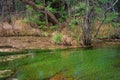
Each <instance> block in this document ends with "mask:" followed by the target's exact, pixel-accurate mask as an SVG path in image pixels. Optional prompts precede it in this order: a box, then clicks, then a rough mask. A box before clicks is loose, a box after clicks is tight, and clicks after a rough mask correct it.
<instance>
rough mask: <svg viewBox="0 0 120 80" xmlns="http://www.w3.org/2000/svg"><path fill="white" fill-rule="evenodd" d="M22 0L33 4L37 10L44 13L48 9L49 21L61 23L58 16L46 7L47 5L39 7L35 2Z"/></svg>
mask: <svg viewBox="0 0 120 80" xmlns="http://www.w3.org/2000/svg"><path fill="white" fill-rule="evenodd" d="M20 1H22V2H23V3H25V4H27V5H29V6H31V7H32V8H33V9H34V10H36V11H41V12H43V13H45V11H46V13H47V16H48V19H49V21H50V22H52V23H53V25H55V24H59V21H58V20H57V18H56V17H55V16H54V15H53V14H52V13H51V12H50V11H49V10H47V9H45V7H43V6H41V7H38V6H36V5H35V3H34V2H32V1H29V0H20ZM44 10H45V11H44Z"/></svg>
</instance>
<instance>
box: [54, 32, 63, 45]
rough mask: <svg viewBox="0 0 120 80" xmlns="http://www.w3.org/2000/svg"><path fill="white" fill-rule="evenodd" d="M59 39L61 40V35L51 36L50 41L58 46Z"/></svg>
mask: <svg viewBox="0 0 120 80" xmlns="http://www.w3.org/2000/svg"><path fill="white" fill-rule="evenodd" d="M61 39H62V34H60V33H55V34H53V37H52V41H53V42H54V43H57V44H60V43H61Z"/></svg>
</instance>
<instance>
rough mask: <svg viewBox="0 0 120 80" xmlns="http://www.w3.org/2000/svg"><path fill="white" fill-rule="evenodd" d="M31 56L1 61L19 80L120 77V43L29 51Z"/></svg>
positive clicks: (117, 79)
mask: <svg viewBox="0 0 120 80" xmlns="http://www.w3.org/2000/svg"><path fill="white" fill-rule="evenodd" d="M27 54H30V56H28V57H26V58H22V59H17V60H13V61H9V62H4V63H2V62H1V65H0V69H4V68H5V69H11V70H13V71H14V72H15V73H14V74H13V75H12V76H11V78H13V79H16V80H120V45H115V46H105V47H104V46H103V47H99V48H89V49H88V48H87V49H68V50H59V49H58V50H57V49H56V50H48V51H41V50H30V51H28V53H27Z"/></svg>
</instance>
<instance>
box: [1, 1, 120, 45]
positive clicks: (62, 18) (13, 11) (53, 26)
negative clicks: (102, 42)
mask: <svg viewBox="0 0 120 80" xmlns="http://www.w3.org/2000/svg"><path fill="white" fill-rule="evenodd" d="M0 15H1V17H0V21H1V36H6V35H7V36H11V35H21V34H20V33H21V32H20V31H19V29H17V28H16V29H15V27H14V26H17V24H16V21H17V20H22V21H24V22H26V23H27V24H29V25H30V26H31V27H32V28H35V30H34V33H36V35H39V31H38V30H36V29H42V30H43V31H44V30H52V31H54V33H55V34H57V35H54V33H53V34H51V35H52V36H54V37H55V36H57V37H56V38H54V40H53V41H55V43H60V41H61V35H64V33H66V34H65V35H67V36H70V37H72V38H74V39H75V40H76V41H77V42H78V43H79V44H82V45H85V46H89V45H91V44H92V40H93V39H95V38H96V37H98V38H99V37H105V38H120V30H119V25H120V24H119V23H120V17H119V16H120V1H119V0H98V1H96V0H74V1H73V0H0ZM6 22H7V25H9V24H10V25H11V26H12V27H11V29H12V30H7V31H5V26H7V25H5V26H4V23H6ZM18 25H19V24H18ZM105 26H108V27H107V28H109V30H110V29H113V28H114V30H111V32H109V33H108V34H109V35H108V34H107V35H105V34H103V35H102V36H101V35H99V36H98V34H99V32H100V29H103V30H104V31H105V29H104V28H105ZM111 26H112V28H111ZM64 28H66V31H64ZM14 29H15V30H14ZM109 30H108V31H109ZM2 31H3V32H2ZM55 31H57V32H55ZM11 32H12V33H11ZM29 32H32V31H29ZM29 32H28V33H29ZM62 32H63V33H62ZM101 32H102V31H101ZM22 33H23V32H22ZM40 33H42V32H40ZM60 33H62V34H60ZM78 33H79V34H78ZM23 35H26V34H23ZM65 40H66V39H65ZM65 40H63V43H64V44H68V45H70V44H71V41H70V40H69V39H68V41H65Z"/></svg>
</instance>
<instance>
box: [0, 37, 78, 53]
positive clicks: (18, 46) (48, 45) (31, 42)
mask: <svg viewBox="0 0 120 80" xmlns="http://www.w3.org/2000/svg"><path fill="white" fill-rule="evenodd" d="M73 47H77V46H64V45H57V44H54V43H52V41H51V37H33V36H24V37H0V52H12V51H18V50H23V49H54V48H60V49H62V48H73Z"/></svg>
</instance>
